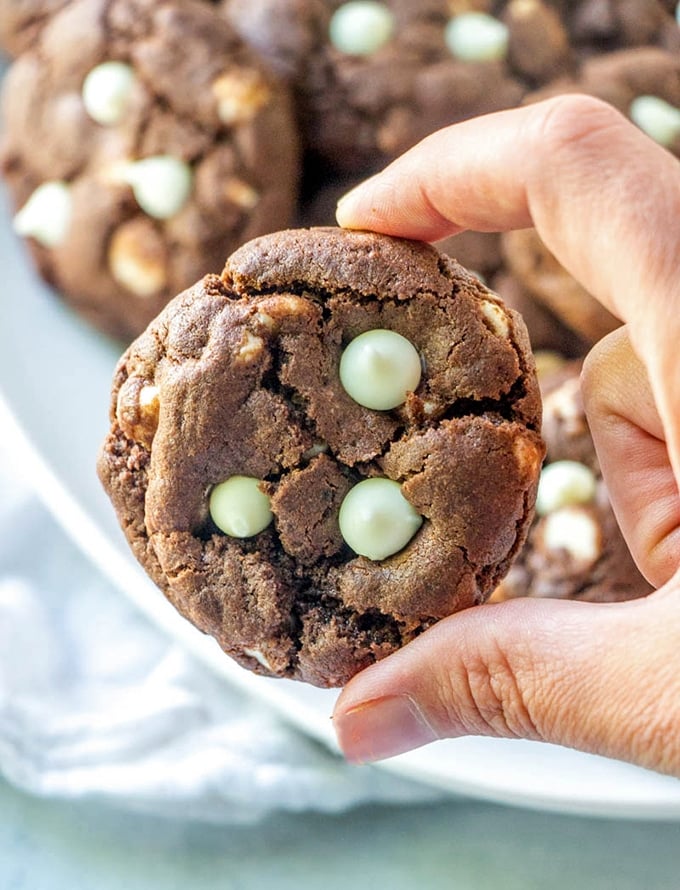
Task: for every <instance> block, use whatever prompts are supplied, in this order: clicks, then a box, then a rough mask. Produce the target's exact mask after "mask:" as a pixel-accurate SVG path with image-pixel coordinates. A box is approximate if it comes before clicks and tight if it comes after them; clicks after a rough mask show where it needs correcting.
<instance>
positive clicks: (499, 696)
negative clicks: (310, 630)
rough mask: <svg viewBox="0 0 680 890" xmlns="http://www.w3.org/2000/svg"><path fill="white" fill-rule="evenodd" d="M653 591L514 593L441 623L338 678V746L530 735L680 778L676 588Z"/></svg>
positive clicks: (355, 754)
mask: <svg viewBox="0 0 680 890" xmlns="http://www.w3.org/2000/svg"><path fill="white" fill-rule="evenodd" d="M657 596H658V594H654V595H652V596H651V597H648V598H647V599H646V600H635V601H632V602H629V603H621V604H615V605H613V604H608V605H593V604H589V603H578V602H566V601H550V602H547V601H536V600H532V601H529V600H513V601H510V602H506V603H502V604H499V605H494V606H481V607H478V608H475V609H469V610H467V611H465V612H462V613H459V614H458V615H454V616H452V617H451V618H448V619H445V620H443V621H441V622H439V623H438V624H437V625H435V626H434V627H433V628H431V629H430V630H428V631H426V632H425V633H424V634H423V635H422V636H421V637H419V638H418V639H417V640H415V641H414V642H413V643H410V644H409V645H408V646H406V647H404V649H402V650H400V651H399V652H397V653H395V654H394V655H392V656H390V657H389V658H387V659H385V660H384V661H381V662H378V663H377V664H375V665H373V666H372V667H370V668H368V669H366V670H365V671H362V672H361V673H360V674H358V675H357V676H356V677H354V679H353V680H352V681H351V682H350V683H349V684H348V685H347V687H346V688H345V690H344V691H343V692H342V694H341V695H340V698H339V699H338V702H337V705H336V709H335V713H334V718H333V719H334V726H335V729H336V732H337V735H338V739H339V742H340V746H341V748H342V750H343V752H344V754H345V756H346V757H347V758H348V759H349V760H351V761H353V762H369V761H373V760H378V759H382V758H384V757H389V756H392V755H394V754H399V753H402V752H404V751H407V750H410V749H412V748H414V747H418V746H419V745H422V744H425V743H427V742H430V741H433V740H434V739H437V738H447V737H456V736H461V735H489V736H501V737H522V738H534V739H541V740H544V741H555V742H559V743H560V744H563V745H568V746H571V747H575V748H579V749H581V750H584V751H590V752H594V753H599V754H604V755H607V756H612V757H618V758H621V759H625V760H631V761H633V762H635V763H638V764H641V765H643V766H647V767H651V768H654V769H657V770H661V771H664V772H669V773H674V774H677V775H680V738H679V737H678V733H677V726H678V724H679V721H680V677H678V674H677V671H676V670H675V669H674V665H675V664H676V662H677V644H678V639H677V633H676V632H673V633H670V634H669V633H668V627H669V622H673V623H674V625H675V627H677V626H678V624H677V622H678V619H679V618H680V592H679V591H678V589H677V588H675V589H673V590H671V591H670V593H669V594H668V596H666V597H665V598H663V597H660V598H659V599H658V600H657ZM633 652H634V653H635V668H634V670H632V669H631V653H633Z"/></svg>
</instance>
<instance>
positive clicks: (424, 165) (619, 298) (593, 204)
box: [338, 96, 680, 476]
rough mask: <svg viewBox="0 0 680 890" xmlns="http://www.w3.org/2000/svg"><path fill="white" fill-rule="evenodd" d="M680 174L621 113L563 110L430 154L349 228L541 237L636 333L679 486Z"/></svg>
mask: <svg viewBox="0 0 680 890" xmlns="http://www.w3.org/2000/svg"><path fill="white" fill-rule="evenodd" d="M679 219H680V164H678V162H677V160H676V159H675V158H673V157H672V156H671V155H670V154H669V153H668V152H666V151H665V150H664V149H662V148H660V147H659V146H658V145H656V144H655V143H654V142H652V141H651V140H650V139H648V138H647V137H646V136H645V135H644V134H642V133H641V132H640V131H639V130H637V129H636V128H635V127H634V126H633V125H632V124H630V123H629V122H628V121H627V120H626V119H625V118H624V117H623V116H622V115H620V114H619V113H618V112H617V111H615V110H614V109H612V108H611V107H610V106H608V105H606V104H604V103H602V102H600V101H598V100H596V99H592V98H589V97H585V96H562V97H559V98H557V99H551V100H548V101H547V102H543V103H538V104H536V105H530V106H527V107H525V108H520V109H515V110H512V111H506V112H501V113H499V114H494V115H489V116H487V117H482V118H476V119H473V120H470V121H466V122H464V123H462V124H458V125H456V126H453V127H449V128H447V129H445V130H441V131H439V132H438V133H435V134H434V135H432V136H430V137H428V138H427V139H425V140H423V142H421V143H420V144H419V145H417V146H415V147H414V148H413V149H411V151H409V152H407V153H406V154H405V155H404V156H402V157H401V158H399V159H398V160H397V161H395V162H394V163H393V164H391V165H390V166H389V167H388V168H387V169H386V170H385V171H383V172H382V173H381V174H379V175H378V176H376V177H373V178H372V179H371V180H368V182H367V183H365V184H364V185H362V186H359V187H358V188H357V189H355V190H354V191H353V192H351V193H350V194H349V196H347V197H346V199H345V200H344V201H343V202H342V203H341V204H340V206H339V208H338V221H339V223H340V224H341V225H344V226H347V227H351V228H369V229H375V230H378V231H382V232H387V233H390V234H393V235H401V236H405V237H415V238H423V239H428V240H435V239H438V238H441V237H443V236H444V235H446V234H449V233H451V232H455V231H459V230H460V229H461V228H472V229H479V230H482V231H484V230H496V231H500V230H506V229H511V228H518V227H524V226H529V225H532V224H533V225H535V226H536V228H537V229H538V232H539V234H540V236H541V238H542V239H543V241H544V242H545V243H546V245H547V246H548V248H549V249H550V250H551V251H552V252H553V253H554V254H555V256H556V257H557V258H558V260H559V261H560V262H561V263H562V264H563V265H564V266H565V267H566V268H567V269H568V270H569V271H570V272H571V273H572V275H574V277H576V278H577V279H578V280H579V281H580V282H581V283H582V284H583V285H584V286H585V287H586V288H587V290H589V291H590V293H592V294H593V295H594V296H596V297H597V298H598V299H599V300H600V301H601V302H602V303H603V304H604V305H605V306H606V307H607V308H608V309H609V310H610V311H611V312H613V313H614V314H615V315H616V316H618V317H619V318H622V319H623V320H624V321H626V322H628V323H629V330H630V338H631V342H632V344H633V347H634V349H635V351H636V352H637V354H638V355H639V356H640V358H641V359H642V361H643V362H644V364H645V366H646V368H647V371H648V373H649V378H650V383H651V387H652V391H653V394H654V396H655V398H656V401H657V404H658V407H659V414H660V417H661V420H662V424H663V427H664V431H665V435H666V440H667V443H668V447H669V453H670V457H671V463H672V465H673V467H674V470H675V473H676V476H680V421H679V420H678V418H679V417H680V412H679V411H678V406H680V375H679V374H677V373H676V364H677V357H676V353H677V347H676V343H677V342H680V296H678V289H677V257H678V256H679V255H680V226H679V225H678V220H679Z"/></svg>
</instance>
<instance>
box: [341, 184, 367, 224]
mask: <svg viewBox="0 0 680 890" xmlns="http://www.w3.org/2000/svg"><path fill="white" fill-rule="evenodd" d="M360 188H361V185H355V186H354V188H353V189H350V190H349V191H348V192H345V194H344V195H343V196H342V197H341V198H340V199H339V201H338V204H337V207H336V208H335V218H336V220H337V222H338V225H340V226H343V225H344V226H346V225H347V223H349V222H351V220H352V212H351V211H352V204H353V203H354V198H355V195H356V193H357V192H358V191H359V189H360Z"/></svg>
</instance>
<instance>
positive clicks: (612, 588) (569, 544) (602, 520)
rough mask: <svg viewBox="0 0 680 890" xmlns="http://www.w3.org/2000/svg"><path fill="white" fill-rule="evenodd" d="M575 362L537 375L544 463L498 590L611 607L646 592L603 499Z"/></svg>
mask: <svg viewBox="0 0 680 890" xmlns="http://www.w3.org/2000/svg"><path fill="white" fill-rule="evenodd" d="M580 370H581V365H580V362H569V363H566V364H564V365H563V366H562V367H561V368H559V369H557V370H554V371H552V373H548V374H546V375H545V377H542V378H541V391H542V393H543V437H544V439H545V442H546V447H547V454H546V461H545V465H544V467H543V470H542V472H541V479H540V482H539V488H538V497H537V501H536V517H535V519H534V522H533V524H532V526H531V530H530V531H529V536H528V539H527V542H526V544H525V546H524V548H523V550H522V551H521V553H520V555H519V557H518V559H517V560H516V561H515V563H514V564H513V566H512V567H511V569H510V571H509V572H508V574H507V576H506V577H505V578H504V579H503V581H502V582H501V584H500V586H499V588H498V589H497V590H496V591H495V592H494V594H493V596H492V597H491V599H492V601H494V602H499V601H501V600H504V599H511V598H514V597H518V596H533V597H555V598H560V599H580V600H588V601H590V602H615V601H620V600H629V599H636V598H637V597H641V596H646V595H647V594H648V593H650V592H651V591H652V588H651V586H650V585H649V584H648V583H647V581H645V579H644V578H643V577H642V575H641V574H640V572H639V570H638V569H637V567H636V565H635V563H634V561H633V558H632V556H631V555H630V551H629V550H628V546H627V545H626V542H625V540H624V538H623V535H622V534H621V531H620V529H619V526H618V524H617V522H616V518H615V516H614V513H613V511H612V508H611V504H610V502H609V496H608V494H607V487H606V485H605V482H604V480H603V478H602V473H601V471H600V467H599V463H598V460H597V454H596V452H595V447H594V445H593V440H592V437H591V435H590V430H589V428H588V421H587V419H586V416H585V412H584V409H583V402H582V400H581V392H580V387H579V374H580Z"/></svg>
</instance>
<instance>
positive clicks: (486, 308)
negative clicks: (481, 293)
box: [482, 300, 510, 338]
mask: <svg viewBox="0 0 680 890" xmlns="http://www.w3.org/2000/svg"><path fill="white" fill-rule="evenodd" d="M482 313H483V314H484V318H486V320H487V321H488V322H489V325H490V326H491V330H492V331H493V332H494V333H495V334H497V335H498V336H499V337H505V338H507V337H509V336H510V323H509V322H508V316H507V315H506V314H505V312H503V310H502V309H501V307H500V306H499V305H498V303H492V302H491V300H482Z"/></svg>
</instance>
